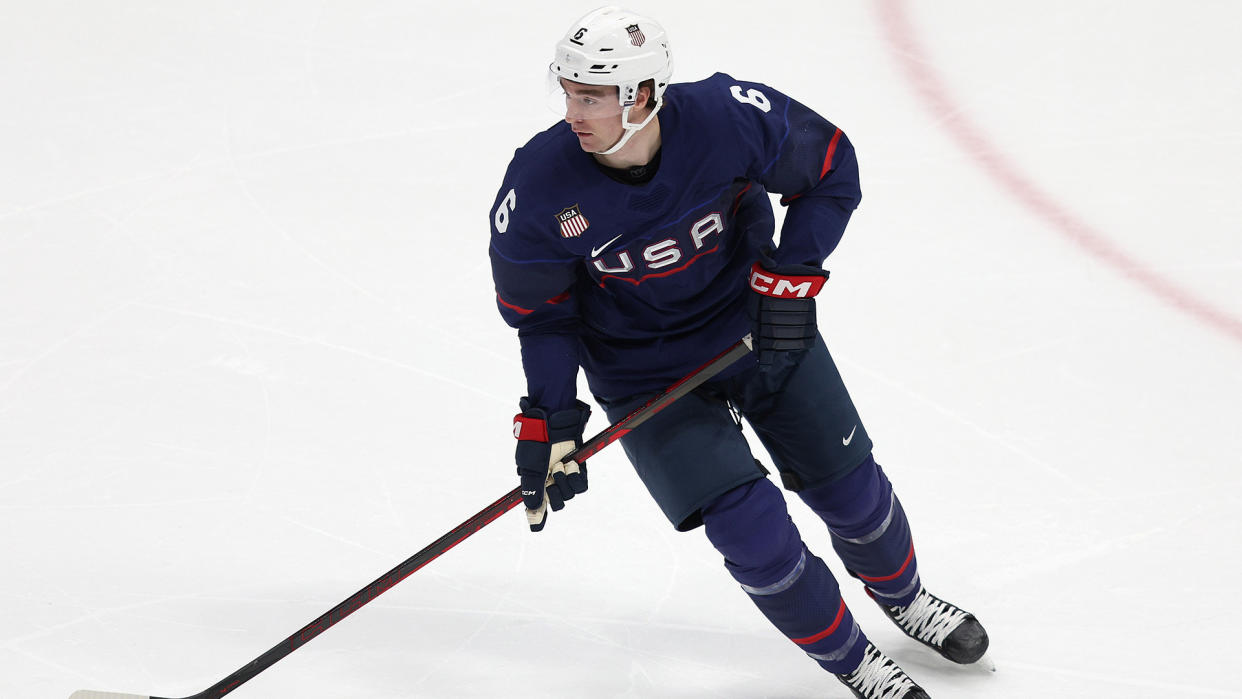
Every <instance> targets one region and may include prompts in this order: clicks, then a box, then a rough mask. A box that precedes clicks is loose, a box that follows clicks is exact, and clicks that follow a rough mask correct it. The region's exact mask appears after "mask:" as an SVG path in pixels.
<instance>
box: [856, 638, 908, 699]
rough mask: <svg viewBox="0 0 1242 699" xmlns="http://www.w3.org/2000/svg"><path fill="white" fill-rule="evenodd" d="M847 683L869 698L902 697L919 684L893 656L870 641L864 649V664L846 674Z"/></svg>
mask: <svg viewBox="0 0 1242 699" xmlns="http://www.w3.org/2000/svg"><path fill="white" fill-rule="evenodd" d="M845 683H846V684H848V685H849V686H851V687H853V688H854V689H856V690H858V692H859V693H861V694H862V695H863V696H864V697H867V699H901V698H902V697H904V696H905V694H906V692H908V691H909V690H911V689H914V688H915V687H917V686H918V685H916V684H914V681H913V680H911V679H910V677H909V676H908V675H906V673H905V672H903V671H902V669H901V668H900V667H898V666H897V663H895V662H893V660H892V658H889V657H888V656H887V655H884V654H883V653H881V652H880V651H879V650H877V649H876V647H875V646H873V645H871V644H870V643H868V644H867V649H866V650H865V651H863V661H862V664H860V665H859V666H858V669H857V670H855V671H853V672H851V673H850V674H848V675H846V677H845Z"/></svg>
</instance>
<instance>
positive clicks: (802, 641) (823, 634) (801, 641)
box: [790, 599, 845, 646]
mask: <svg viewBox="0 0 1242 699" xmlns="http://www.w3.org/2000/svg"><path fill="white" fill-rule="evenodd" d="M844 618H845V600H844V599H842V600H841V606H839V607H837V618H836V619H833V620H832V626H829V627H828V628H826V629H824V630H823V631H820V632H819V633H817V634H815V635H814V636H807V637H806V638H791V639H790V640H791V641H793V642H794V643H797V644H798V645H800V646H807V645H810V644H812V643H814V642H816V641H822V640H824V639H825V638H828V637H829V636H831V635H832V632H833V631H836V630H837V627H838V626H840V625H841V620H842V619H844Z"/></svg>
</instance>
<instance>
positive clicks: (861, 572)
mask: <svg viewBox="0 0 1242 699" xmlns="http://www.w3.org/2000/svg"><path fill="white" fill-rule="evenodd" d="M799 495H800V496H801V497H802V499H803V501H804V502H806V503H807V505H809V506H810V507H811V509H812V510H814V511H815V513H816V514H818V515H819V516H820V518H821V519H823V520H824V523H825V524H827V525H828V531H829V533H830V534H831V535H832V547H833V549H834V550H835V551H836V552H837V555H838V556H840V557H841V560H842V561H844V563H845V566H846V568H847V569H848V570H849V571H850V574H851V575H854V576H855V577H857V578H860V579H861V580H862V581H863V582H864V583H866V585H867V588H868V590H869V591H870V592H871V593H872V596H874V597H876V598H877V599H878V600H879V601H881V602H883V603H885V604H888V605H906V604H909V603H910V602H911V601H913V599H914V596H915V594H917V593H918V587H919V579H918V564H917V561H916V559H915V556H914V541H913V539H912V538H911V535H910V523H909V521H908V520H907V519H906V514H905V510H903V509H902V507H901V501H900V500H898V499H897V496H896V494H895V493H893V486H892V484H891V483H889V481H888V478H887V477H885V475H884V471H883V470H882V469H881V468H880V467H879V465H877V464H876V463H875V460H874V459H872V458H871V457H867V460H866V461H864V462H863V463H862V464H861V465H859V467H858V468H856V469H854V471H852V472H851V473H850V474H849V475H847V476H846V477H845V478H842V479H840V480H838V481H836V482H833V483H830V484H828V485H825V486H820V487H819V488H815V489H812V490H809V491H804V492H802V493H799Z"/></svg>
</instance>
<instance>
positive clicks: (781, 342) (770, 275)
mask: <svg viewBox="0 0 1242 699" xmlns="http://www.w3.org/2000/svg"><path fill="white" fill-rule="evenodd" d="M826 281H828V272H826V271H824V270H823V269H820V268H819V267H812V266H810V265H778V264H775V263H774V262H773V261H772V260H770V259H767V258H766V257H764V258H763V259H762V260H760V261H759V262H756V263H755V264H754V266H753V267H751V268H750V291H751V293H750V298H749V299H748V300H747V308H748V310H749V313H750V321H751V335H752V341H753V345H754V351H755V354H756V355H757V356H758V359H759V366H761V367H764V366H769V365H771V364H772V362H773V361H774V359H775V357H776V354H775V353H777V352H792V351H797V350H804V349H807V348H809V347H810V346H811V345H812V344H814V342H815V295H816V294H818V293H819V290H820V289H821V288H823V286H824V282H826Z"/></svg>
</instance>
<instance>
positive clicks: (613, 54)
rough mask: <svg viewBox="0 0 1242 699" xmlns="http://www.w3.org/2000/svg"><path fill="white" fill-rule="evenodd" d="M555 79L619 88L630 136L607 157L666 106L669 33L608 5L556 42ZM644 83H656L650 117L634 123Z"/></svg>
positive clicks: (670, 65) (669, 73)
mask: <svg viewBox="0 0 1242 699" xmlns="http://www.w3.org/2000/svg"><path fill="white" fill-rule="evenodd" d="M548 70H549V71H550V73H551V77H552V79H553V80H555V81H559V80H560V79H561V78H564V79H565V80H572V81H573V82H578V83H583V84H586V85H615V86H616V87H617V102H618V109H619V110H620V111H619V113H620V114H621V115H622V124H623V125H624V126H625V129H626V133H625V135H624V136H623V137H622V138H621V141H620V142H618V143H617V144H616V145H614V146H613V147H612V148H610V149H608V150H607V151H603V153H604V154H609V153H614V152H616V151H617V150H618V149H620V147H621V146H622V145H624V144H625V142H626V141H628V140H629V137H630V136H632V135H633V134H634V132H636V131H638V130H640V129H642V128H643V127H644V126H646V125H647V124H648V123H650V122H651V120H652V119H653V118H654V117H655V113H656V112H657V111H659V109H660V107H662V106H664V90H665V88H667V87H668V83H669V80H670V78H672V75H673V54H672V52H670V51H669V47H668V35H667V34H666V33H665V31H664V27H661V26H660V24H659V23H658V22H656V21H655V20H653V19H651V18H649V17H645V16H643V15H640V14H638V13H636V12H631V11H629V10H623V9H621V8H619V7H615V6H611V5H610V6H608V7H601V8H599V9H597V10H593V11H592V12H589V13H587V14H586V15H585V16H584V17H582V18H581V19H579V20H578V21H576V22H574V23H573V24H572V25H571V26H570V27H569V31H567V32H566V33H565V36H563V37H562V38H561V40H560V41H558V42H557V44H556V57H555V58H554V59H553V61H552V64H551V65H549V66H548ZM645 80H652V81H653V82H654V83H655V90H654V93H653V94H652V99H653V100H654V106H653V107H652V110H651V114H650V115H648V117H647V118H646V119H645V120H644V121H643V122H642V123H640V124H631V123H630V120H629V115H630V109H631V108H632V107H633V106H634V102H635V100H636V99H637V97H638V87H639V85H641V84H642V82H643V81H645Z"/></svg>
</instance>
